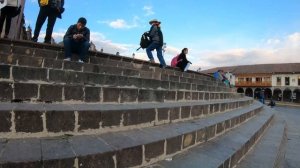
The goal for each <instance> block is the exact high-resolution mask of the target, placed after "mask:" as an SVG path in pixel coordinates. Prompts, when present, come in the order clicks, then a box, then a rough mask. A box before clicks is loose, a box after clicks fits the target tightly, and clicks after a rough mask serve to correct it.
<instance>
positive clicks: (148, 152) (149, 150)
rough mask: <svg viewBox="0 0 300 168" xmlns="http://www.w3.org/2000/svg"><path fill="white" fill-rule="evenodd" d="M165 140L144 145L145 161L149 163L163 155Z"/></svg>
mask: <svg viewBox="0 0 300 168" xmlns="http://www.w3.org/2000/svg"><path fill="white" fill-rule="evenodd" d="M164 149H165V140H162V141H158V142H153V143H150V144H147V145H145V159H146V161H150V159H153V158H156V157H158V156H161V155H163V154H164V152H165V151H164Z"/></svg>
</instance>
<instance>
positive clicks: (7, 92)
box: [0, 82, 13, 101]
mask: <svg viewBox="0 0 300 168" xmlns="http://www.w3.org/2000/svg"><path fill="white" fill-rule="evenodd" d="M11 85H12V84H11V83H8V82H0V92H1V94H0V100H1V101H10V100H12V98H13V89H12V87H11Z"/></svg>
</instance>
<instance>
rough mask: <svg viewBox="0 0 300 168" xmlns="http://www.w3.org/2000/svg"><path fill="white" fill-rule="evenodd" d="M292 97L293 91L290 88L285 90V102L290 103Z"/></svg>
mask: <svg viewBox="0 0 300 168" xmlns="http://www.w3.org/2000/svg"><path fill="white" fill-rule="evenodd" d="M291 96H292V91H291V89H289V88H286V89H284V91H283V94H282V99H283V101H287V102H290V101H291Z"/></svg>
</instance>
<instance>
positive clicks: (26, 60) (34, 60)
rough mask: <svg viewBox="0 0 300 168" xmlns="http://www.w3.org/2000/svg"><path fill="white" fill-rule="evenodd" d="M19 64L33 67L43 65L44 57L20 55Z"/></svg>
mask: <svg viewBox="0 0 300 168" xmlns="http://www.w3.org/2000/svg"><path fill="white" fill-rule="evenodd" d="M18 64H19V65H21V66H31V67H42V65H43V58H41V57H28V56H23V57H22V56H20V57H19V58H18Z"/></svg>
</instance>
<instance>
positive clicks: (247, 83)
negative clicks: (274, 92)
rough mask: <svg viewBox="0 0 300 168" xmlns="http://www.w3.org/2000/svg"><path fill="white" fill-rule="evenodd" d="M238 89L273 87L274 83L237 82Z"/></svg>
mask: <svg viewBox="0 0 300 168" xmlns="http://www.w3.org/2000/svg"><path fill="white" fill-rule="evenodd" d="M235 86H236V87H272V82H271V81H269V82H236V83H235Z"/></svg>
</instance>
